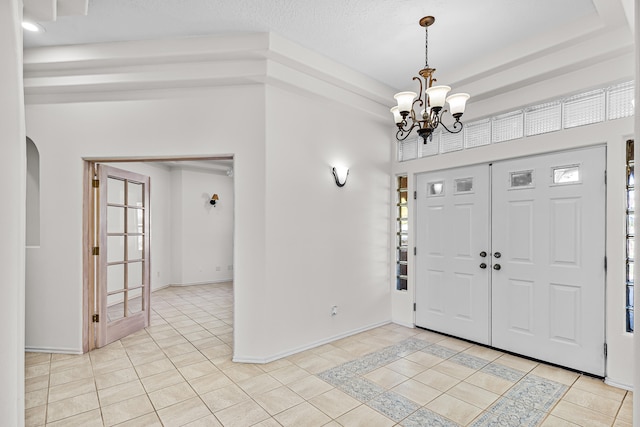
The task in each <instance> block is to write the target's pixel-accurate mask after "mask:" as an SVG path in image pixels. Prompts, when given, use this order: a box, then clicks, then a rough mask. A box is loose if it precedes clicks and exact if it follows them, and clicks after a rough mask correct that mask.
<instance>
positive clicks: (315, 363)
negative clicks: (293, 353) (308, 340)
mask: <svg viewBox="0 0 640 427" xmlns="http://www.w3.org/2000/svg"><path fill="white" fill-rule="evenodd" d="M296 365H298V366H299V367H301V368H302V369H304V370H305V371H307V372H309V373H310V374H317V373H319V372H322V371H326V370H327V369H330V368H332V367H334V366H335V365H334V364H333V362H331V361H329V360H327V359H325V358H324V357H322V356H319V355H317V354H314V353H311V354H309V355H307V356H306V357H305V358H303V359H300V360H298V361H297V362H296Z"/></svg>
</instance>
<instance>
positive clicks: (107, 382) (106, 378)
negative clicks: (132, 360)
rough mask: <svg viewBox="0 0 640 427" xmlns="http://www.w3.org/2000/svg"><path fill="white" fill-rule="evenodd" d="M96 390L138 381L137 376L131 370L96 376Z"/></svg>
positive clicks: (134, 371) (133, 370)
mask: <svg viewBox="0 0 640 427" xmlns="http://www.w3.org/2000/svg"><path fill="white" fill-rule="evenodd" d="M94 379H95V381H96V388H97V389H98V390H101V389H103V388H108V387H113V386H115V385H118V384H124V383H128V382H130V381H133V380H137V379H138V374H136V370H135V369H133V368H127V369H121V370H119V371H114V372H109V373H108V374H102V375H97V376H96V377H95V378H94Z"/></svg>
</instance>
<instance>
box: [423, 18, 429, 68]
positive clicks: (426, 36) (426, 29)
mask: <svg viewBox="0 0 640 427" xmlns="http://www.w3.org/2000/svg"><path fill="white" fill-rule="evenodd" d="M424 32H425V34H424V68H429V26H428V25H427V26H425V27H424Z"/></svg>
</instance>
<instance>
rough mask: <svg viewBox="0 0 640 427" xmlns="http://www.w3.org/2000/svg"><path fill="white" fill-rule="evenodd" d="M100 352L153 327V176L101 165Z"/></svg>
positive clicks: (97, 311) (98, 325)
mask: <svg viewBox="0 0 640 427" xmlns="http://www.w3.org/2000/svg"><path fill="white" fill-rule="evenodd" d="M96 186H97V207H96V210H97V212H98V214H97V215H96V220H97V224H96V228H95V229H96V230H97V231H98V233H97V239H98V242H97V250H96V251H95V252H96V253H97V257H96V258H97V261H96V263H97V265H96V267H97V268H96V269H97V274H96V292H95V295H96V300H95V303H96V313H97V318H95V319H94V321H97V323H96V331H95V332H96V340H95V343H96V347H103V346H105V345H107V344H109V343H111V342H113V341H116V340H118V339H120V338H122V337H125V336H127V335H129V334H131V333H133V332H136V331H138V330H140V329H142V328H145V327H146V326H148V325H149V318H150V274H149V271H150V265H149V177H148V176H144V175H139V174H136V173H133V172H129V171H126V170H122V169H116V168H114V167H111V166H106V165H98V166H97V183H95V184H94V187H96Z"/></svg>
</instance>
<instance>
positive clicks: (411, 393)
mask: <svg viewBox="0 0 640 427" xmlns="http://www.w3.org/2000/svg"><path fill="white" fill-rule="evenodd" d="M391 391H393V392H396V393H398V394H400V395H402V396H404V397H406V398H407V399H410V400H413V401H414V402H416V403H417V404H418V405H420V406H424V405H426V404H427V403H429V402H431V401H432V400H433V399H435V398H436V397H438V396H440V395H441V394H442V392H441V391H440V390H436V389H435V388H433V387H430V386H428V385H426V384H423V383H421V382H420V381H416V380H413V379H411V380H408V381H405V382H403V383H402V384H399V385H397V386H395V387H394V388H392V389H391Z"/></svg>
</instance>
